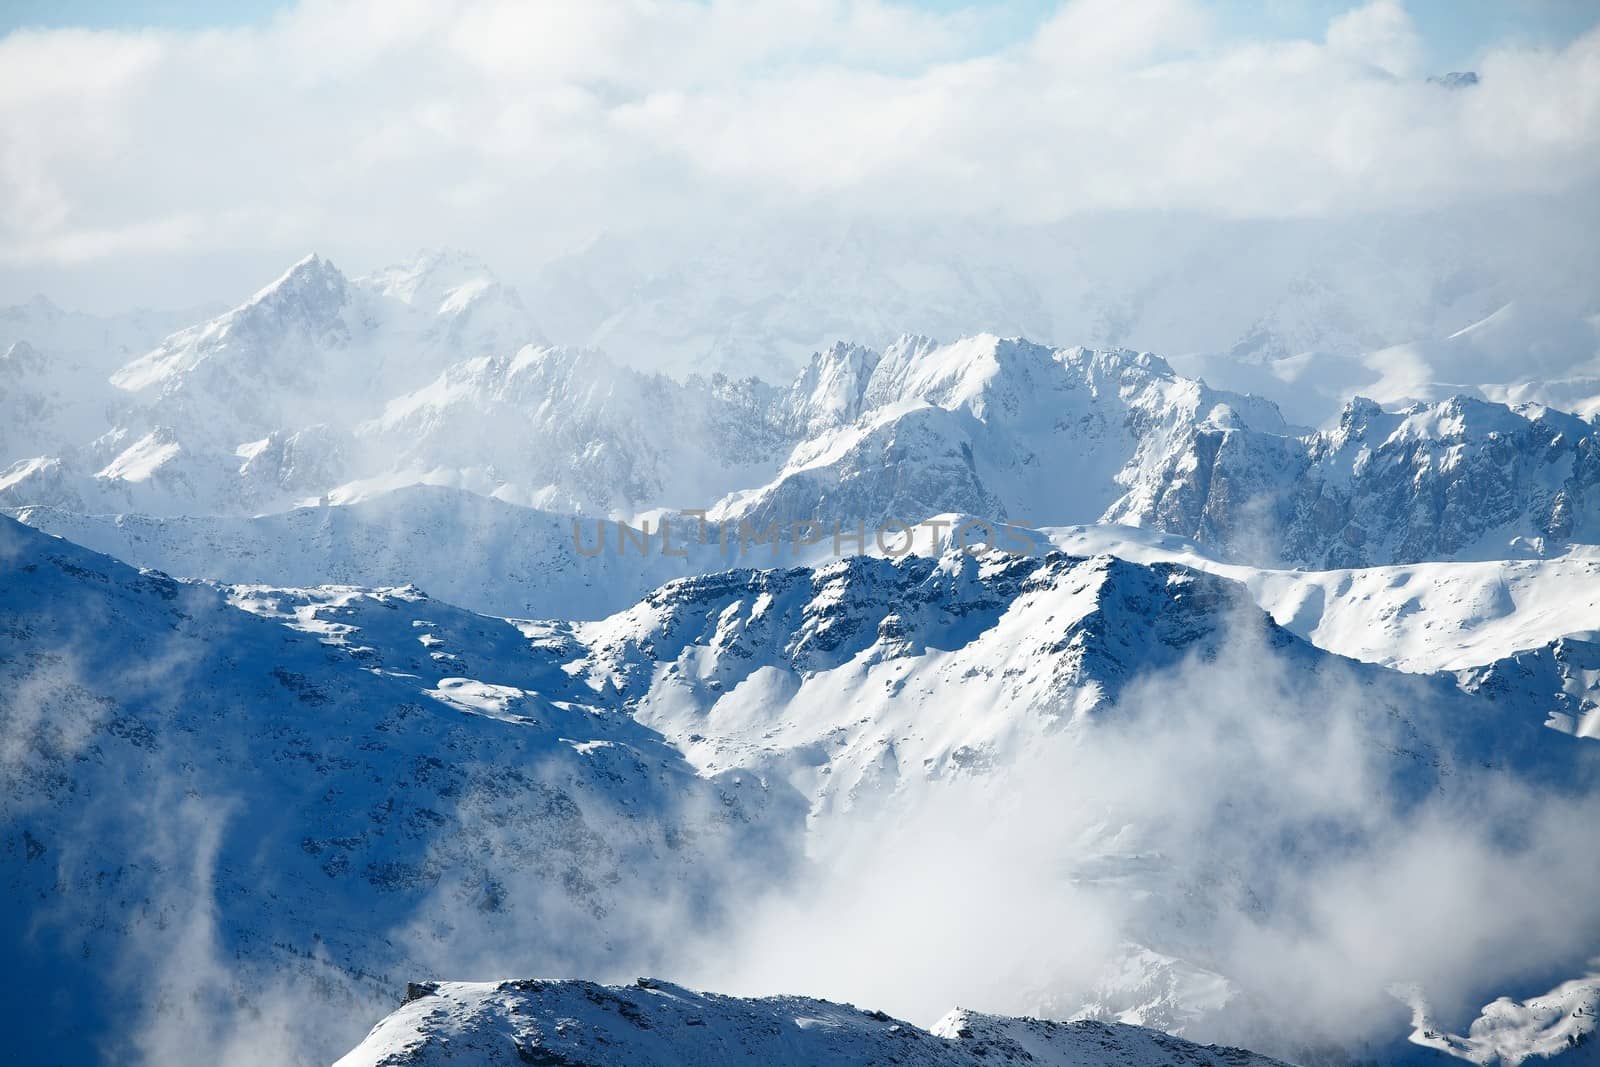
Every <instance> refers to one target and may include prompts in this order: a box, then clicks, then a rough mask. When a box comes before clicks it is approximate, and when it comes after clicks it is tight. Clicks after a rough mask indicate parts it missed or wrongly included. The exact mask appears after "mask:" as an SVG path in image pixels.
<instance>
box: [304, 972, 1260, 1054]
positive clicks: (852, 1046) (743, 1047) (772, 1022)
mask: <svg viewBox="0 0 1600 1067" xmlns="http://www.w3.org/2000/svg"><path fill="white" fill-rule="evenodd" d="M1280 1063H1281V1061H1279V1060H1272V1059H1268V1058H1267V1057H1265V1056H1257V1055H1256V1054H1255V1053H1252V1052H1246V1051H1245V1050H1243V1049H1237V1048H1226V1047H1220V1046H1216V1045H1198V1044H1195V1043H1194V1042H1192V1041H1185V1040H1183V1039H1182V1038H1177V1037H1172V1036H1169V1035H1167V1034H1163V1033H1161V1032H1160V1031H1159V1030H1149V1029H1146V1028H1145V1027H1142V1026H1127V1025H1124V1024H1121V1023H1099V1022H1077V1023H1058V1022H1047V1021H1044V1020H1040V1019H1016V1018H1010V1017H1007V1016H1001V1015H984V1014H981V1013H979V1012H972V1011H966V1010H964V1009H960V1008H958V1009H956V1010H955V1011H952V1012H951V1013H950V1014H949V1015H946V1016H945V1017H944V1018H943V1019H941V1020H940V1021H939V1023H938V1024H937V1025H936V1026H934V1027H933V1029H931V1030H923V1029H920V1028H919V1027H916V1026H913V1025H911V1024H910V1023H907V1022H902V1021H901V1020H899V1019H894V1018H891V1017H890V1016H888V1015H886V1014H884V1013H883V1012H881V1011H868V1010H865V1009H861V1008H857V1007H854V1006H852V1005H849V1004H834V1003H832V1002H830V1001H826V1000H814V999H811V998H809V997H761V998H759V999H755V998H752V999H744V998H740V997H726V996H719V995H717V994H715V993H697V992H695V991H693V990H690V989H684V988H683V987H681V986H676V985H672V984H671V983H668V982H662V981H658V980H656V979H653V978H641V979H639V981H638V982H637V983H635V984H634V985H632V986H603V985H596V984H595V983H593V982H552V981H540V980H538V979H526V980H522V981H509V982H448V983H442V984H435V983H427V984H420V985H412V986H411V987H410V989H409V990H408V1000H407V1002H406V1003H405V1005H403V1006H402V1007H401V1008H400V1009H399V1010H398V1011H396V1012H395V1013H394V1014H393V1015H390V1016H389V1017H388V1018H387V1019H385V1020H383V1022H381V1023H379V1024H378V1025H377V1026H376V1027H375V1028H374V1029H373V1031H372V1033H371V1034H370V1035H368V1037H367V1039H366V1040H365V1041H363V1042H362V1043H361V1044H360V1045H359V1046H358V1047H357V1048H356V1049H355V1050H354V1051H352V1052H351V1053H350V1054H349V1055H347V1056H345V1057H344V1058H343V1059H341V1060H339V1061H338V1063H337V1064H336V1065H335V1067H445V1065H447V1064H449V1065H454V1067H500V1065H502V1064H503V1065H506V1067H513V1065H522V1064H544V1065H548V1067H680V1065H688V1064H694V1065H697V1067H724V1065H727V1067H732V1065H735V1064H737V1065H740V1067H744V1065H748V1064H762V1065H764V1067H802V1065H804V1067H866V1065H869V1064H908V1065H926V1067H968V1065H971V1067H977V1065H979V1064H1033V1065H1037V1067H1167V1065H1175V1064H1184V1065H1192V1067H1272V1065H1274V1064H1280Z"/></svg>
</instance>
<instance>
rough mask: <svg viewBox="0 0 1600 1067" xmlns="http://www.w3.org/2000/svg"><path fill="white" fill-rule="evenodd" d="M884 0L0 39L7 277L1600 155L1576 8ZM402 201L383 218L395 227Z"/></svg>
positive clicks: (1470, 189)
mask: <svg viewBox="0 0 1600 1067" xmlns="http://www.w3.org/2000/svg"><path fill="white" fill-rule="evenodd" d="M998 17H999V16H998V15H994V14H991V13H986V12H983V11H980V10H976V9H974V10H958V11H954V12H949V13H938V12H929V11H926V10H923V9H920V8H917V7H914V6H911V5H904V4H896V3H890V2H886V0H777V2H774V3H768V4H761V5H746V4H737V3H729V2H715V3H707V4H700V3H688V2H665V3H641V2H636V0H595V2H591V3H551V4H539V5H531V6H530V5H524V4H513V3H506V2H502V0H469V2H467V3H463V4H446V3H443V2H438V0H408V2H406V3H400V4H376V3H372V2H370V0H348V2H334V0H304V2H302V3H301V4H300V5H298V6H297V7H295V8H293V9H291V10H290V11H288V12H287V13H285V14H283V15H280V16H279V17H277V18H275V19H274V20H272V21H270V22H269V23H267V24H265V25H262V26H259V27H254V28H247V29H237V30H228V31H193V32H131V31H130V32H85V31H77V30H61V31H44V32H15V33H12V34H10V35H9V36H7V37H5V38H4V39H0V146H3V147H0V204H3V205H4V207H0V247H4V248H6V249H7V250H8V254H7V256H6V259H7V261H8V262H9V263H10V264H11V266H12V268H13V269H15V270H25V269H27V268H28V267H29V265H37V266H41V267H43V266H47V265H49V264H58V263H95V262H104V263H115V262H125V263H126V262H134V261H137V260H138V259H139V257H141V256H143V255H146V254H150V253H165V254H168V255H179V254H190V255H200V254H225V253H226V254H232V253H234V252H237V251H240V250H247V249H252V248H256V249H273V250H274V251H276V250H279V249H294V250H299V249H303V248H304V247H307V246H312V245H315V246H317V247H320V248H322V249H323V250H324V251H328V252H331V253H333V254H335V255H340V254H347V255H350V256H352V257H355V258H360V259H366V260H371V259H375V258H380V257H383V256H387V255H391V254H396V253H398V252H400V251H404V250H408V249H409V248H410V247H414V246H415V244H417V243H418V242H434V243H453V244H459V245H465V246H469V247H476V248H483V249H485V251H487V252H489V253H490V254H491V255H493V254H494V253H496V252H497V251H498V250H501V249H510V250H515V251H516V252H517V253H518V254H519V255H521V256H531V257H535V258H537V257H541V256H548V255H550V254H553V253H555V252H557V251H561V250H565V249H567V248H570V247H572V246H573V245H574V244H575V243H578V242H581V241H583V240H585V239H587V238H588V237H590V236H592V235H593V234H595V233H597V232H600V231H602V230H618V229H627V228H629V227H634V226H642V225H646V224H649V223H652V222H655V221H659V220H661V219H664V218H671V219H675V220H683V219H696V218H699V219H704V220H706V221H708V222H715V221H716V220H718V219H720V218H723V217H726V215H727V213H728V210H729V205H737V210H738V211H739V212H743V213H757V214H759V213H774V212H776V213H781V212H787V211H791V210H793V209H795V208H797V207H805V206H809V207H811V208H821V209H825V210H830V211H846V212H862V213H869V214H870V213H879V214H886V215H898V216H911V217H917V216H919V215H939V216H942V217H948V216H952V215H955V216H969V215H984V216H991V215H992V216H1000V217H1004V218H1007V219H1010V220H1013V221H1026V222H1033V221H1040V220H1050V219H1058V218H1062V217H1066V216H1071V215H1077V214H1082V213H1085V212H1093V211H1102V210H1120V209H1136V210H1143V209H1157V210H1168V209H1185V210H1194V211H1200V212H1208V213H1215V214H1219V215H1223V216H1228V217H1268V218H1278V217H1284V216H1334V215H1338V214H1339V213H1342V212H1355V211H1371V210H1410V209H1412V208H1415V207H1418V206H1436V205H1439V204H1442V203H1450V202H1454V201H1458V200H1462V199H1472V198H1476V197H1483V196H1490V195H1499V194H1518V193H1523V192H1528V191H1549V190H1563V189H1568V188H1571V187H1572V186H1573V185H1574V184H1575V183H1579V182H1582V181H1585V180H1588V179H1592V178H1593V177H1594V175H1595V172H1596V170H1597V169H1600V151H1597V148H1600V103H1597V101H1600V32H1591V33H1590V34H1588V35H1586V36H1584V37H1582V38H1579V39H1578V40H1576V41H1574V42H1573V43H1571V44H1570V45H1569V46H1567V47H1566V48H1564V49H1561V50H1536V49H1526V48H1515V47H1504V48H1499V49H1494V50H1491V51H1490V52H1489V53H1488V54H1487V55H1486V56H1485V58H1484V62H1483V64H1482V69H1483V73H1484V81H1483V84H1482V85H1480V86H1478V87H1476V88H1475V89H1473V90H1472V91H1469V92H1460V93H1450V92H1446V91H1443V90H1440V89H1438V88H1437V87H1434V86H1428V85H1426V84H1424V83H1423V82H1422V81H1421V80H1420V78H1418V77H1417V75H1419V74H1421V73H1424V72H1422V71H1419V70H1418V69H1417V52H1418V48H1417V37H1416V33H1415V31H1414V29H1413V28H1412V27H1411V25H1410V22H1409V20H1408V19H1407V17H1406V14H1405V11H1404V10H1403V9H1402V8H1401V7H1400V6H1399V4H1398V3H1395V2H1393V0H1377V2H1374V3H1371V4H1368V5H1367V6H1365V7H1362V8H1359V9H1357V10H1354V11H1351V12H1348V13H1346V14H1343V15H1340V16H1339V17H1338V18H1336V19H1335V20H1333V22H1332V23H1331V24H1330V25H1329V27H1328V30H1327V34H1326V39H1325V40H1323V41H1314V40H1291V41H1240V40H1222V39H1219V38H1218V37H1217V36H1216V35H1215V33H1214V32H1213V30H1212V28H1211V26H1210V20H1209V18H1208V17H1207V13H1206V11H1205V9H1204V8H1202V7H1201V6H1200V5H1198V4H1196V3H1194V2H1193V0H1140V2H1139V3H1132V4H1108V3H1105V2H1104V0H1075V2H1073V3H1070V4H1067V5H1065V6H1063V7H1062V8H1061V9H1060V10H1059V11H1057V12H1056V13H1055V14H1054V15H1053V16H1051V17H1050V18H1048V19H1046V20H1044V21H1043V23H1042V24H1041V25H1040V26H1039V28H1038V29H1037V31H1036V32H1035V34H1034V35H1033V36H1032V37H1031V38H1030V39H1028V40H1026V41H1024V42H1021V43H1018V44H1013V45H1007V46H994V47H990V46H987V45H985V44H983V43H982V42H986V41H990V40H992V39H993V38H994V36H995V35H994V34H993V33H992V32H990V31H991V30H992V27H993V22H994V20H995V19H997V18H998ZM396 219H405V220H406V221H407V232H406V233H405V234H404V236H403V239H402V238H401V237H400V236H398V235H397V234H396V233H395V230H396V227H395V225H394V223H395V220H396Z"/></svg>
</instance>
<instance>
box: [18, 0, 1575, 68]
mask: <svg viewBox="0 0 1600 1067" xmlns="http://www.w3.org/2000/svg"><path fill="white" fill-rule="evenodd" d="M920 3H921V5H922V6H925V7H930V8H936V9H940V10H950V9H953V8H963V7H988V8H991V9H994V10H995V11H996V12H997V17H996V18H994V19H993V20H992V21H991V25H992V26H993V27H994V29H993V32H994V33H996V34H998V35H1001V36H1010V37H1015V38H1020V37H1023V36H1025V35H1026V34H1027V33H1028V31H1029V30H1030V29H1031V28H1032V27H1033V26H1034V25H1035V24H1036V23H1037V22H1038V21H1039V20H1040V19H1042V18H1043V17H1044V16H1045V15H1046V14H1048V13H1049V12H1050V11H1052V10H1054V9H1055V8H1056V7H1057V6H1058V0H989V2H987V3H983V2H977V3H975V2H974V0H920ZM286 6H289V5H288V4H285V3H283V2H281V0H226V2H217V0H144V2H136V0H0V32H6V31H10V30H13V29H16V28H18V27H24V26H33V27H62V26H83V27H91V28H96V29H102V28H119V29H126V28H135V27H141V26H159V27H168V28H196V27H207V26H242V25H249V24H251V23H256V22H261V21H263V20H265V19H268V18H270V17H271V15H272V13H273V12H274V11H276V10H279V9H281V8H283V7H286ZM1356 6H1359V4H1358V3H1356V2H1354V0H1218V2H1216V3H1215V4H1214V5H1213V9H1214V10H1215V12H1216V13H1217V17H1218V19H1219V21H1220V23H1221V25H1222V27H1223V30H1224V32H1225V33H1227V34H1228V35H1230V36H1236V37H1251V38H1261V37H1267V38H1295V37H1310V38H1317V37H1320V36H1321V35H1322V31H1323V28H1324V27H1325V26H1326V25H1327V23H1328V20H1329V19H1330V18H1331V17H1333V16H1334V15H1337V14H1339V13H1340V12H1341V11H1347V10H1349V9H1350V8H1352V7H1356ZM1406 9H1407V10H1408V11H1409V12H1410V13H1411V17H1412V18H1413V19H1414V20H1415V21H1416V24H1417V26H1418V28H1419V29H1420V30H1421V31H1422V34H1423V36H1424V38H1425V39H1426V41H1427V46H1428V49H1429V56H1428V59H1429V62H1430V65H1431V66H1432V67H1434V68H1437V69H1439V70H1454V69H1459V68H1462V67H1467V66H1470V65H1471V64H1472V62H1473V61H1474V59H1475V58H1476V57H1477V55H1478V53H1479V52H1480V51H1481V50H1482V49H1484V48H1485V47H1486V46H1488V45H1490V44H1492V43H1495V42H1507V41H1517V42H1523V43H1528V44H1548V45H1559V44H1563V43H1565V42H1567V41H1569V40H1571V39H1572V38H1573V37H1575V36H1577V35H1578V34H1580V33H1582V32H1583V31H1584V30H1587V29H1589V28H1590V27H1592V26H1594V25H1595V24H1596V23H1600V2H1596V0H1408V2H1407V3H1406ZM975 43H978V42H975ZM998 43H1002V42H999V41H986V42H981V44H984V45H992V44H998Z"/></svg>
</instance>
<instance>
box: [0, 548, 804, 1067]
mask: <svg viewBox="0 0 1600 1067" xmlns="http://www.w3.org/2000/svg"><path fill="white" fill-rule="evenodd" d="M232 596H233V598H234V599H232V600H230V598H229V594H226V593H225V592H224V591H221V590H217V589H215V588H212V587H209V586H205V585H197V584H188V583H180V582H175V581H173V580H172V579H169V578H167V577H166V576H164V575H161V574H159V573H155V572H140V571H136V570H134V569H132V568H130V567H127V566H126V565H124V564H121V563H117V562H115V561H113V560H110V559H108V558H106V557H103V556H98V555H95V554H94V553H91V552H88V551H86V550H84V549H81V548H78V547H77V546H74V545H72V544H70V543H68V542H65V541H61V540H58V539H55V538H51V537H48V536H46V535H44V534H40V533H38V532H36V531H33V530H30V529H29V528H27V527H25V526H20V525H18V524H16V523H13V522H12V521H11V520H9V519H4V520H0V620H3V622H0V739H3V747H0V826H3V827H4V832H3V833H4V836H3V841H4V844H3V846H0V884H3V885H4V886H5V893H6V896H7V898H8V899H10V900H13V901H25V902H27V904H26V907H20V908H9V909H6V912H5V916H4V918H0V944H3V945H4V948H3V950H0V952H3V954H4V955H5V957H6V958H7V959H8V960H10V961H11V962H12V965H13V966H14V967H16V968H18V969H19V970H20V972H21V973H25V974H28V975H30V976H31V979H30V981H29V982H27V983H25V988H18V989H15V990H13V994H12V995H10V996H8V997H7V998H5V1004H4V1007H3V1009H0V1013H3V1019H4V1026H5V1029H6V1032H7V1033H8V1034H9V1035H10V1036H9V1038H8V1041H9V1044H10V1048H11V1050H12V1052H13V1054H14V1055H16V1056H18V1057H19V1058H20V1059H21V1060H22V1061H24V1062H37V1063H43V1062H58V1061H60V1062H75V1063H85V1062H92V1061H94V1060H95V1059H96V1058H97V1048H98V1046H101V1045H103V1044H105V1043H108V1042H115V1043H116V1044H118V1045H120V1046H123V1047H126V1048H129V1049H133V1050H135V1051H137V1052H138V1053H140V1054H141V1055H144V1056H146V1057H148V1058H150V1059H152V1060H154V1061H156V1062H175V1061H180V1060H181V1061H185V1062H217V1061H219V1060H221V1059H223V1058H225V1057H224V1054H225V1053H226V1052H227V1050H228V1047H229V1045H230V1043H237V1042H250V1041H260V1042H267V1047H274V1048H277V1049H279V1050H280V1053H281V1056H280V1058H279V1062H301V1057H306V1058H307V1061H309V1062H316V1061H318V1060H321V1062H327V1059H328V1058H331V1055H332V1054H333V1052H334V1051H336V1050H337V1048H339V1047H348V1044H349V1043H351V1042H353V1041H354V1040H355V1039H356V1038H357V1037H358V1036H359V1033H358V1032H357V1033H352V1032H350V1030H349V1027H350V1025H351V1024H350V1021H349V1020H350V1018H351V1013H352V1012H354V1013H355V1014H356V1016H358V1017H359V1015H360V1014H361V1013H363V1012H365V1011H367V1010H369V1009H368V1008H367V1007H366V1006H367V1005H370V1004H372V1003H374V1002H375V999H376V1000H381V999H383V998H384V997H386V996H388V995H390V993H389V991H390V990H392V988H393V982H394V980H395V979H394V977H393V976H395V975H401V974H408V973H413V974H414V973H417V972H419V971H421V972H425V973H428V972H433V973H436V972H438V971H448V970H451V969H453V967H456V966H465V965H466V963H465V961H466V960H467V959H468V958H469V957H470V958H471V959H472V960H476V961H478V962H479V963H480V964H481V962H482V961H483V960H484V959H486V958H488V956H489V955H490V953H491V949H493V948H494V946H497V945H498V946H504V948H503V951H505V952H506V953H507V955H506V957H505V958H506V960H507V963H508V965H509V963H510V961H511V960H513V959H515V960H524V961H525V960H532V959H542V960H544V961H546V962H545V964H543V965H545V966H555V967H561V968H564V969H567V968H570V969H593V970H597V971H605V970H607V969H608V968H611V967H615V966H617V965H618V963H619V962H621V963H622V966H623V968H624V969H629V968H635V967H637V966H640V965H642V964H643V963H648V961H649V960H650V958H651V957H652V956H653V955H654V954H655V953H656V952H657V951H659V950H660V949H661V948H662V947H663V942H662V940H661V938H662V937H663V936H664V935H665V931H662V930H660V929H658V928H656V927H655V926H654V925H653V923H652V920H651V919H650V912H649V911H648V910H646V909H644V908H642V907H641V906H640V905H639V903H638V901H640V900H649V901H651V902H653V904H654V905H655V907H657V908H659V909H663V910H666V909H670V910H672V911H673V913H674V914H675V915H677V916H678V922H679V924H680V925H679V927H678V929H677V932H676V935H675V936H682V934H683V932H684V931H686V930H688V929H692V927H693V925H694V924H695V923H697V922H708V921H711V920H712V919H713V918H714V917H715V915H716V914H717V913H718V911H719V909H720V908H721V907H722V906H724V904H725V901H724V899H723V896H722V894H723V891H724V889H725V883H724V882H723V881H722V879H723V878H728V879H735V878H737V879H740V880H741V881H742V884H744V885H746V886H748V885H751V884H761V879H764V878H781V877H782V876H783V872H784V871H785V869H786V864H787V860H786V859H785V856H786V851H785V850H786V848H787V847H788V842H790V841H792V840H793V839H794V833H795V830H794V829H792V828H791V829H787V830H786V829H785V827H786V826H788V827H795V826H797V819H798V818H799V816H800V814H801V813H802V809H800V808H799V807H797V806H796V804H795V803H794V802H793V801H791V800H788V799H786V798H787V797H788V794H787V793H786V791H785V790H784V789H783V788H781V787H774V788H772V789H768V788H767V786H766V785H765V784H764V783H763V782H761V781H760V780H759V779H758V778H756V777H754V776H751V775H748V774H744V775H740V774H737V773H736V774H734V775H731V776H728V777H726V778H713V777H706V776H702V775H700V774H698V773H697V772H695V771H694V770H693V769H692V768H691V767H690V766H689V765H688V764H687V763H686V762H685V761H684V759H683V758H682V757H681V756H680V755H679V754H678V753H677V752H676V751H675V750H673V749H672V748H671V747H669V746H667V745H666V744H665V743H664V742H663V741H662V740H661V738H660V736H659V735H658V734H656V733H654V732H652V731H650V730H649V729H647V728H645V727H643V726H641V725H640V724H639V723H637V722H636V721H635V720H634V719H632V718H631V717H630V716H628V715H627V714H625V713H622V712H620V710H618V709H617V708H616V707H615V706H614V704H612V703H609V702H607V701H606V700H605V699H604V694H600V695H599V696H598V697H597V696H596V695H595V694H593V693H592V692H590V691H589V690H588V689H587V687H585V686H583V685H582V684H580V683H575V682H574V681H573V679H572V678H571V677H570V676H569V675H568V674H567V673H566V672H565V671H564V670H563V669H562V663H563V662H564V661H565V660H566V659H567V658H568V655H569V653H567V652H565V651H564V649H563V647H562V645H561V644H560V642H555V643H553V644H552V643H549V642H543V641H541V640H539V639H538V638H536V637H529V636H528V635H527V634H525V633H524V632H523V631H522V630H520V629H519V628H517V627H516V626H514V625H512V624H510V623H507V622H506V621H504V620H501V619H495V618H489V617H485V616H480V615H475V614H472V613H469V612H464V611H461V610H459V609H455V608H451V607H449V606H448V605H445V604H442V603H439V602H437V601H432V600H429V599H427V598H426V597H424V596H423V595H421V594H420V593H418V592H416V591H415V590H409V589H398V590H379V591H374V592H370V593H368V592H359V591H354V590H344V591H338V590H333V591H330V592H327V593H322V594H317V595H314V596H308V595H296V594H292V593H277V592H273V591H268V590H261V589H247V590H242V591H239V592H236V593H234V594H232ZM513 946H514V947H513ZM623 961H625V962H623ZM236 1051H237V1050H236ZM114 1058H117V1059H121V1058H122V1057H121V1056H120V1055H118V1056H116V1057H114Z"/></svg>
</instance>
